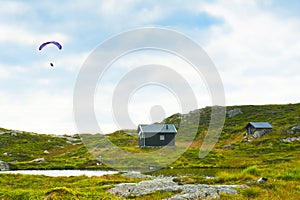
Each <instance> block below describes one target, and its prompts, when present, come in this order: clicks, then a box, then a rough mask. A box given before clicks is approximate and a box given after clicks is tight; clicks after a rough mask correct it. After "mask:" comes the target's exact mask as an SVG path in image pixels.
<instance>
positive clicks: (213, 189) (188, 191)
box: [108, 177, 245, 200]
mask: <svg viewBox="0 0 300 200" xmlns="http://www.w3.org/2000/svg"><path fill="white" fill-rule="evenodd" d="M236 188H245V186H241V185H207V184H186V185H178V183H176V182H174V181H173V178H172V177H162V178H161V177H160V178H155V179H153V180H145V181H141V182H139V183H120V184H117V185H115V187H114V188H111V189H109V190H108V192H110V193H112V194H115V195H118V196H120V197H127V196H132V195H133V196H136V197H138V196H141V195H145V194H150V193H152V192H154V191H159V190H160V191H166V192H174V191H180V193H179V194H177V195H175V196H173V197H169V198H168V199H172V200H175V199H199V198H200V199H219V198H220V193H229V194H237V193H238V192H237V190H236Z"/></svg>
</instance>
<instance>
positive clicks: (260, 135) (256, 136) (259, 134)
mask: <svg viewBox="0 0 300 200" xmlns="http://www.w3.org/2000/svg"><path fill="white" fill-rule="evenodd" d="M265 133H266V131H265V130H257V131H255V132H254V133H253V137H254V138H260V137H262V136H264V135H265Z"/></svg>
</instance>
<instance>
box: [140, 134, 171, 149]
mask: <svg viewBox="0 0 300 200" xmlns="http://www.w3.org/2000/svg"><path fill="white" fill-rule="evenodd" d="M145 135H146V137H145V138H142V137H141V138H139V140H138V144H139V146H167V145H168V146H174V145H175V134H174V133H146V134H145ZM144 139H145V144H144ZM162 139H163V140H162Z"/></svg>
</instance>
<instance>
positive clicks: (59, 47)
mask: <svg viewBox="0 0 300 200" xmlns="http://www.w3.org/2000/svg"><path fill="white" fill-rule="evenodd" d="M48 44H54V45H55V46H57V48H58V49H59V50H61V49H62V45H61V44H59V43H58V42H56V41H50V42H45V43H43V44H41V45H40V46H39V51H41V50H42V49H43V48H44V47H45V46H47V45H48ZM50 66H51V67H53V66H54V65H53V63H50Z"/></svg>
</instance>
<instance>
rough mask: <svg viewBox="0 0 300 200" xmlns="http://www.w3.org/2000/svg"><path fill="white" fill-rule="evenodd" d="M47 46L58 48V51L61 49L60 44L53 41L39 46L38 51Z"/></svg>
mask: <svg viewBox="0 0 300 200" xmlns="http://www.w3.org/2000/svg"><path fill="white" fill-rule="evenodd" d="M48 44H54V45H55V46H57V47H58V49H59V50H61V49H62V46H61V44H59V43H58V42H55V41H50V42H45V43H43V44H41V46H40V47H39V50H42V49H43V48H44V47H45V46H47V45H48Z"/></svg>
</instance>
